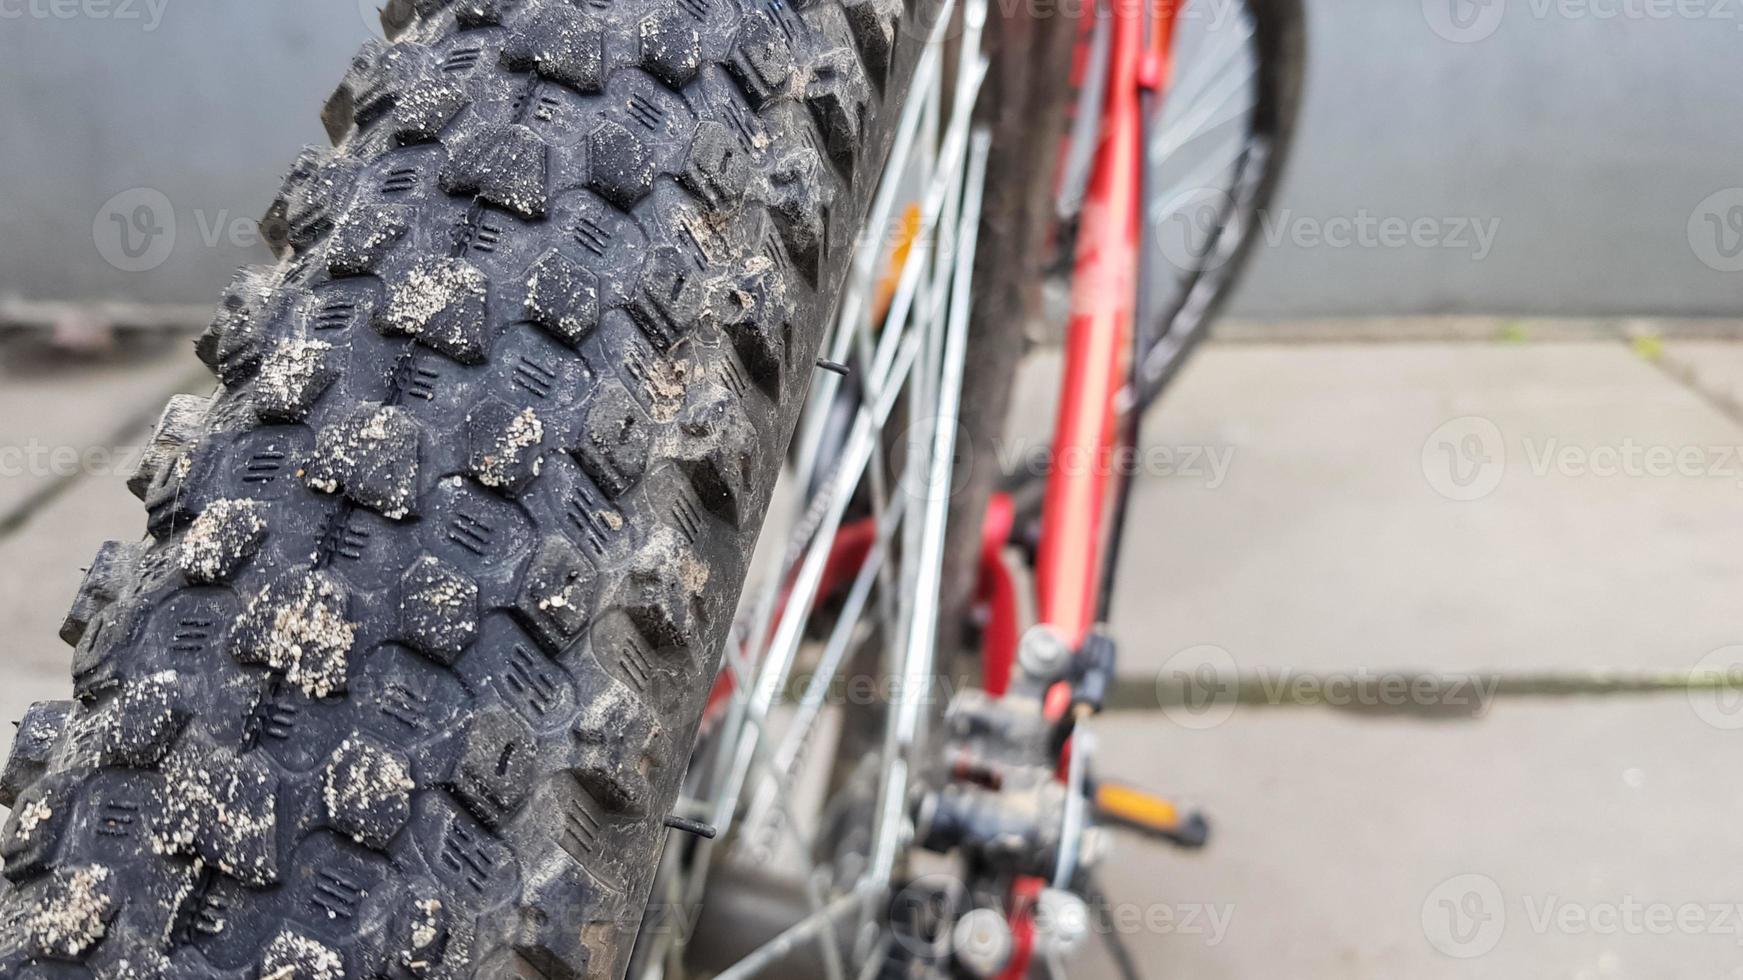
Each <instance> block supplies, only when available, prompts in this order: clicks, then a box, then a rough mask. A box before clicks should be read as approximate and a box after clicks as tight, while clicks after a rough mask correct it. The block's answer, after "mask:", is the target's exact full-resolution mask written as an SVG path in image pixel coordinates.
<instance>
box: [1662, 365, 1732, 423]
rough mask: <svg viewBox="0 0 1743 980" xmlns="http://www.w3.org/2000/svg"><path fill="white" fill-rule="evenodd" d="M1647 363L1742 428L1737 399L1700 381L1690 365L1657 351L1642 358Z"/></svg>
mask: <svg viewBox="0 0 1743 980" xmlns="http://www.w3.org/2000/svg"><path fill="white" fill-rule="evenodd" d="M1643 360H1645V361H1646V362H1647V363H1649V364H1651V365H1652V366H1653V367H1656V368H1658V370H1659V372H1660V373H1662V374H1663V375H1664V376H1665V377H1667V378H1669V379H1670V380H1672V381H1674V382H1676V384H1678V385H1679V386H1681V387H1683V388H1685V389H1687V390H1688V391H1689V392H1690V393H1691V394H1693V395H1694V396H1695V397H1696V398H1699V399H1700V400H1701V401H1703V402H1706V403H1707V405H1708V406H1709V407H1711V408H1712V409H1713V410H1714V411H1717V412H1718V413H1719V414H1720V415H1723V416H1724V417H1725V418H1727V419H1729V420H1731V422H1733V423H1735V424H1737V425H1740V426H1743V404H1739V403H1738V401H1737V399H1735V398H1733V397H1732V396H1730V395H1728V394H1726V393H1725V392H1723V391H1719V390H1717V389H1715V388H1714V387H1713V386H1711V385H1708V384H1705V383H1703V382H1702V381H1701V379H1700V376H1699V375H1698V374H1697V373H1696V372H1695V369H1694V367H1693V366H1692V365H1689V364H1686V363H1684V362H1683V361H1682V358H1680V357H1678V356H1677V355H1676V354H1675V353H1674V352H1672V351H1668V350H1666V351H1658V352H1655V353H1654V354H1652V355H1651V356H1645V357H1643Z"/></svg>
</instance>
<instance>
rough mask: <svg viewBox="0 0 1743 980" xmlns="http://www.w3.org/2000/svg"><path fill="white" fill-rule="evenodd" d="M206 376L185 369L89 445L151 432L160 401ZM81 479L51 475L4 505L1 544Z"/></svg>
mask: <svg viewBox="0 0 1743 980" xmlns="http://www.w3.org/2000/svg"><path fill="white" fill-rule="evenodd" d="M206 376H207V372H206V371H205V370H204V369H195V370H190V371H188V372H187V373H186V374H185V375H183V376H182V377H181V378H179V379H177V380H176V382H175V383H174V384H171V385H169V386H167V387H166V388H165V389H164V391H163V393H162V396H161V397H160V398H159V399H157V400H156V403H155V404H153V405H152V406H151V407H148V408H143V409H140V410H139V411H137V412H134V413H133V414H132V415H129V416H128V417H127V418H126V419H125V420H124V421H123V422H122V423H121V424H120V425H119V426H117V427H115V428H114V429H112V430H110V432H109V433H108V434H107V435H106V436H104V437H103V438H102V439H101V440H98V441H97V442H94V443H92V445H109V446H114V445H120V444H122V443H124V442H125V441H126V440H127V439H129V438H131V437H132V436H133V435H134V434H135V433H139V432H150V430H151V427H152V425H154V424H155V423H156V422H157V418H158V416H159V415H161V414H162V413H163V404H162V403H163V402H164V401H166V400H168V399H169V397H170V396H171V395H173V394H175V393H176V392H177V391H180V390H182V389H183V388H186V387H188V386H189V385H192V384H194V383H195V382H197V381H199V380H201V379H204V378H205V377H206ZM83 479H85V474H84V473H77V472H75V473H69V474H66V475H64V476H55V477H52V478H50V479H49V480H48V482H46V483H44V484H43V485H42V486H41V487H39V488H37V489H36V490H35V491H33V492H32V493H31V494H30V495H29V496H27V497H25V498H24V499H23V500H20V501H19V502H18V503H16V504H14V505H12V506H11V507H9V508H7V509H6V511H5V512H4V513H0V544H4V543H5V542H6V540H7V539H9V538H11V537H12V536H13V535H15V534H17V533H18V532H19V531H22V530H23V529H24V528H25V527H26V526H28V525H29V524H30V521H31V519H32V518H34V517H36V515H38V514H40V513H42V511H43V510H45V509H46V508H47V507H48V506H49V505H51V504H53V503H54V502H55V501H56V500H59V499H60V498H61V497H62V496H64V495H65V494H66V493H68V492H69V491H71V490H72V489H73V488H74V487H75V486H77V485H78V484H79V481H80V480H83Z"/></svg>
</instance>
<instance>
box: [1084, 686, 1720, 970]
mask: <svg viewBox="0 0 1743 980" xmlns="http://www.w3.org/2000/svg"><path fill="white" fill-rule="evenodd" d="M1727 707H1728V708H1734V707H1735V705H1728V706H1727ZM1737 717H1738V716H1737V715H1736V714H1734V713H1730V712H1726V713H1720V714H1715V713H1714V711H1713V705H1712V703H1711V702H1703V703H1700V705H1699V707H1697V705H1696V703H1691V701H1690V700H1689V699H1688V698H1686V697H1684V696H1682V695H1676V696H1659V697H1653V698H1644V699H1637V700H1611V701H1602V702H1582V703H1570V702H1553V703H1545V702H1528V701H1519V702H1516V701H1506V700H1503V701H1500V702H1497V703H1496V704H1494V705H1493V706H1492V708H1491V710H1490V711H1489V713H1488V714H1487V715H1486V716H1484V717H1483V718H1482V720H1480V721H1474V722H1463V723H1427V722H1421V721H1414V720H1406V719H1392V720H1385V721H1375V720H1364V719H1357V718H1351V717H1348V716H1344V715H1340V714H1335V713H1331V712H1327V711H1323V710H1315V709H1275V708H1258V709H1249V708H1243V709H1240V710H1237V711H1236V712H1234V713H1233V714H1232V715H1230V716H1228V717H1227V718H1226V720H1225V721H1223V723H1221V724H1220V725H1216V726H1213V727H1209V728H1203V729H1195V728H1187V727H1183V726H1181V725H1178V724H1175V723H1174V722H1172V721H1170V720H1169V719H1168V718H1167V717H1166V716H1163V715H1160V714H1157V715H1149V716H1139V715H1120V716H1107V717H1104V718H1103V719H1100V720H1098V721H1097V723H1096V730H1097V731H1098V733H1099V737H1100V744H1101V748H1100V751H1099V752H1098V759H1100V761H1101V765H1100V769H1101V771H1102V773H1103V774H1104V776H1106V777H1110V778H1119V779H1126V780H1134V781H1139V782H1142V783H1144V784H1147V785H1149V786H1151V787H1154V788H1159V789H1165V790H1167V791H1169V792H1171V793H1174V794H1177V795H1178V796H1179V797H1181V798H1184V799H1188V800H1191V801H1194V802H1195V803H1197V804H1200V805H1202V806H1203V807H1205V809H1206V810H1207V812H1208V813H1209V815H1210V817H1211V820H1212V824H1213V838H1212V842H1211V845H1210V847H1209V848H1208V849H1206V850H1205V851H1202V852H1198V853H1182V852H1177V851H1173V850H1168V849H1164V848H1162V847H1160V846H1158V845H1153V844H1150V843H1148V842H1144V841H1141V840H1137V839H1135V838H1131V837H1122V838H1120V840H1119V847H1118V850H1117V851H1116V852H1115V853H1116V855H1117V858H1116V859H1115V860H1112V861H1110V862H1108V863H1107V865H1106V866H1105V867H1104V869H1103V871H1102V872H1101V875H1102V878H1103V884H1104V886H1105V890H1106V891H1107V893H1108V898H1109V907H1110V909H1112V911H1113V914H1112V915H1110V916H1109V917H1108V918H1107V919H1106V920H1105V921H1107V922H1109V923H1112V924H1113V926H1116V927H1117V926H1120V925H1121V924H1124V926H1125V928H1124V929H1123V930H1122V933H1121V934H1122V935H1123V936H1124V937H1125V938H1126V940H1127V942H1128V943H1129V944H1130V946H1131V947H1132V948H1133V950H1134V951H1135V953H1136V955H1137V958H1138V959H1139V961H1140V962H1142V963H1143V964H1144V965H1145V967H1146V971H1145V973H1146V975H1147V976H1152V977H1163V976H1178V977H1193V978H1195V980H1211V978H1220V977H1239V978H1247V977H1256V976H1272V975H1276V974H1278V973H1280V972H1281V973H1284V974H1285V975H1288V976H1290V977H1296V978H1303V980H1314V978H1327V980H1331V978H1337V980H1360V978H1369V977H1372V978H1388V980H1390V978H1396V977H1410V978H1413V980H1433V978H1441V977H1446V978H1464V977H1569V978H1576V977H1577V978H1598V977H1703V978H1712V977H1735V976H1739V975H1743V968H1739V967H1738V965H1737V964H1738V961H1739V957H1738V948H1739V943H1740V941H1743V909H1740V908H1739V905H1738V903H1739V902H1740V901H1743V879H1740V878H1739V876H1738V874H1737V872H1736V870H1735V867H1736V860H1735V858H1736V856H1737V855H1738V854H1739V851H1740V848H1739V843H1738V835H1737V827H1736V823H1737V814H1738V813H1739V811H1740V810H1743V781H1740V780H1738V779H1736V778H1734V777H1733V776H1731V775H1730V773H1731V772H1733V771H1734V768H1735V767H1733V766H1731V765H1729V763H1728V762H1727V761H1726V760H1728V759H1731V758H1733V757H1734V756H1735V754H1736V753H1737V752H1738V750H1739V748H1743V731H1740V730H1737V729H1735V728H1729V729H1727V728H1720V727H1715V726H1714V725H1713V724H1711V723H1709V722H1710V721H1711V720H1717V721H1718V722H1720V723H1721V724H1730V723H1732V722H1734V721H1735V720H1737ZM1213 921H1220V922H1222V923H1223V928H1222V929H1221V931H1220V932H1215V931H1212V928H1211V925H1212V923H1213ZM1071 975H1072V976H1073V977H1080V978H1093V980H1103V978H1112V977H1114V976H1115V974H1114V973H1113V972H1112V971H1111V969H1110V968H1109V967H1108V965H1107V962H1106V960H1105V958H1103V957H1101V956H1100V954H1099V951H1098V954H1097V956H1095V957H1092V958H1091V961H1090V962H1087V963H1085V964H1084V965H1083V967H1082V968H1081V969H1074V970H1073V971H1072V974H1071Z"/></svg>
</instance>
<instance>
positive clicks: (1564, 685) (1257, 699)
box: [1107, 668, 1743, 721]
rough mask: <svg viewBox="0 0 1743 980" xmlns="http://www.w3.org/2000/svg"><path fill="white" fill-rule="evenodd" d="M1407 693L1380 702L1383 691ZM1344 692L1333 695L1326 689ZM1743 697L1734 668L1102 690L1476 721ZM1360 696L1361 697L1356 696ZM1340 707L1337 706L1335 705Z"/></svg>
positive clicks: (1174, 680)
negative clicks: (1515, 707)
mask: <svg viewBox="0 0 1743 980" xmlns="http://www.w3.org/2000/svg"><path fill="white" fill-rule="evenodd" d="M1388 688H1390V689H1391V690H1393V691H1403V692H1407V693H1405V694H1403V695H1399V696H1392V697H1387V696H1385V693H1384V692H1385V691H1386V690H1387V689H1388ZM1339 691H1342V692H1344V693H1343V694H1341V695H1339V694H1334V693H1333V692H1339ZM1718 691H1739V692H1743V671H1739V670H1712V669H1694V668H1690V669H1686V670H1613V669H1592V670H1558V671H1531V672H1516V673H1515V672H1506V671H1496V672H1482V671H1469V672H1452V673H1448V672H1438V671H1422V670H1385V669H1374V668H1361V669H1357V670H1341V671H1339V670H1313V671H1295V670H1277V671H1253V672H1243V673H1241V674H1239V675H1235V676H1229V675H1222V676H1219V677H1216V678H1214V679H1211V680H1208V681H1207V680H1206V679H1205V678H1202V677H1199V676H1196V675H1193V676H1186V675H1185V674H1182V675H1181V676H1178V677H1170V676H1168V675H1166V674H1164V675H1161V676H1158V677H1156V678H1154V679H1146V678H1142V677H1133V676H1129V675H1128V676H1123V677H1120V678H1118V679H1117V680H1115V681H1114V683H1113V685H1112V686H1111V689H1110V690H1109V692H1108V704H1107V710H1108V711H1110V712H1114V713H1150V712H1159V711H1168V710H1178V709H1185V710H1188V711H1202V710H1205V709H1207V708H1223V707H1237V706H1238V707H1261V708H1264V707H1269V708H1330V709H1332V710H1336V711H1341V712H1348V713H1351V714H1358V715H1368V716H1373V717H1393V716H1411V717H1420V718H1428V719H1433V720H1448V721H1477V720H1480V719H1481V718H1482V716H1483V715H1484V714H1486V713H1487V712H1488V709H1489V708H1490V707H1492V706H1493V704H1494V703H1495V702H1496V701H1500V700H1503V699H1507V700H1526V699H1539V700H1550V699H1582V700H1588V701H1596V700H1601V699H1613V698H1622V697H1643V696H1650V695H1664V694H1684V695H1688V694H1694V693H1697V692H1718ZM1360 692H1366V693H1360ZM1337 702H1345V703H1337Z"/></svg>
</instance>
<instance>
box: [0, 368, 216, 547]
mask: <svg viewBox="0 0 1743 980" xmlns="http://www.w3.org/2000/svg"><path fill="white" fill-rule="evenodd" d="M203 372H204V369H203V368H202V367H201V366H200V364H199V363H198V362H197V361H195V360H194V358H193V352H192V350H191V349H190V347H189V344H188V343H187V342H186V341H185V340H180V339H178V340H174V341H170V342H165V343H161V344H158V345H156V346H155V347H154V348H153V349H152V350H151V352H149V353H147V354H145V355H143V356H136V357H115V358H110V359H104V360H88V359H82V358H72V357H68V356H65V355H59V356H56V355H53V354H31V353H29V352H26V351H24V350H22V349H21V345H10V346H8V347H6V348H4V349H0V520H5V519H6V518H7V517H8V516H10V515H12V514H15V513H16V512H17V510H18V508H19V507H21V506H24V505H25V504H26V503H27V502H28V501H30V500H32V499H33V498H34V497H37V496H38V495H40V494H41V493H42V492H43V490H44V488H46V487H48V486H51V485H53V484H55V483H57V482H59V481H64V480H66V479H68V478H70V477H72V476H76V475H78V474H79V473H81V472H94V473H97V474H98V475H105V474H108V475H112V474H113V473H115V472H117V471H118V470H121V469H124V468H126V467H129V466H130V465H131V458H132V454H133V453H134V452H135V451H136V450H137V448H138V446H137V443H138V442H139V441H140V440H139V439H137V438H135V439H131V440H128V441H129V442H131V443H132V444H131V445H122V444H120V443H121V441H122V440H121V436H122V434H123V432H124V431H126V430H127V429H129V428H134V429H138V430H139V431H140V432H143V433H146V434H149V428H148V426H149V423H150V422H154V421H156V417H157V413H158V412H160V411H161V410H162V408H163V403H164V401H165V400H166V399H167V398H168V397H169V395H170V394H172V393H174V392H176V391H184V390H185V391H202V390H210V387H211V378H210V376H209V375H205V374H204V373H203ZM141 419H144V420H146V422H147V425H146V426H140V425H138V422H139V421H140V420H141Z"/></svg>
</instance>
